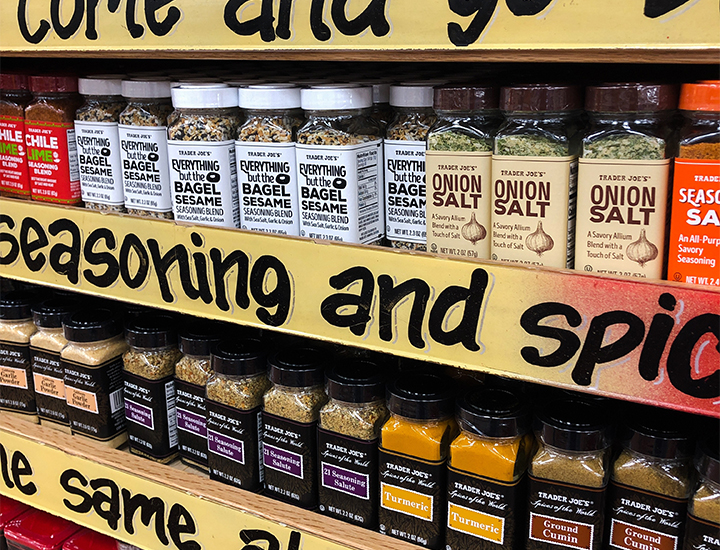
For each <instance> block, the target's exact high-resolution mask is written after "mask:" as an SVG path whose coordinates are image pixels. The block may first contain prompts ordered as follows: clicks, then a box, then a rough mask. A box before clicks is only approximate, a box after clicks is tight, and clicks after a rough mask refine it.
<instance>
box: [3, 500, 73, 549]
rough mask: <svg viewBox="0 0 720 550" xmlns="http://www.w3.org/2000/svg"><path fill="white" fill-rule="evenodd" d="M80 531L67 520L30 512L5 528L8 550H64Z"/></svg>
mask: <svg viewBox="0 0 720 550" xmlns="http://www.w3.org/2000/svg"><path fill="white" fill-rule="evenodd" d="M3 498H4V497H3ZM80 529H81V527H80V526H79V525H76V524H74V523H73V522H71V521H68V520H66V519H63V518H59V517H57V516H53V515H51V514H48V513H46V512H43V511H41V510H29V511H28V512H27V513H25V514H22V515H21V516H18V517H17V518H15V519H14V520H12V521H10V522H9V523H8V524H7V525H6V526H5V538H6V539H7V547H8V550H62V545H63V543H64V542H65V541H66V540H67V539H69V538H70V537H71V536H72V535H74V534H75V533H77V532H78V531H79V530H80Z"/></svg>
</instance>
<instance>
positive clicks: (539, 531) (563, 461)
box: [525, 399, 610, 550]
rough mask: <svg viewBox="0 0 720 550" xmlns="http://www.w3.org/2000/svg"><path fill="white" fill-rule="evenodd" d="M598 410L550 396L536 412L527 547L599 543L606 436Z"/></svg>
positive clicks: (594, 549) (593, 547) (594, 548)
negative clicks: (535, 440) (545, 403)
mask: <svg viewBox="0 0 720 550" xmlns="http://www.w3.org/2000/svg"><path fill="white" fill-rule="evenodd" d="M603 418H604V414H603V409H601V408H599V407H597V406H596V405H594V404H591V403H587V402H585V401H576V400H572V399H566V400H562V399H559V400H555V401H553V402H551V403H550V404H549V405H547V406H546V407H545V409H544V410H543V411H542V413H541V414H540V416H539V420H538V424H539V426H538V430H537V438H538V443H539V448H538V449H537V452H536V453H535V455H534V456H533V458H532V460H531V462H530V467H529V470H528V473H529V480H530V482H529V489H528V507H529V520H528V537H527V539H528V540H527V544H526V546H525V548H526V549H527V550H551V549H556V548H558V547H570V548H585V549H587V550H599V549H600V548H602V547H603V546H602V544H603V528H604V525H605V522H604V511H605V493H606V489H607V484H608V480H609V477H610V469H609V463H610V456H609V455H610V451H609V446H610V440H609V437H608V433H609V432H608V427H607V425H606V424H605V422H604V421H603Z"/></svg>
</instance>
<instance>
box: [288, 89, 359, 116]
mask: <svg viewBox="0 0 720 550" xmlns="http://www.w3.org/2000/svg"><path fill="white" fill-rule="evenodd" d="M300 102H301V105H302V108H303V109H305V110H306V111H342V110H347V109H366V108H368V107H372V88H371V87H369V86H358V85H356V84H323V85H320V86H313V87H312V88H303V89H302V90H301V91H300Z"/></svg>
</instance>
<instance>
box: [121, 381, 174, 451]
mask: <svg viewBox="0 0 720 550" xmlns="http://www.w3.org/2000/svg"><path fill="white" fill-rule="evenodd" d="M123 376H124V378H125V390H124V393H123V399H124V401H125V420H127V422H126V426H127V432H128V441H129V442H130V447H131V448H132V449H133V450H136V451H139V452H140V453H142V454H144V455H147V456H150V457H152V458H154V459H156V460H160V461H166V460H168V458H170V457H173V456H174V455H175V454H177V446H178V437H177V413H176V407H175V383H174V382H173V378H172V376H168V377H166V378H163V379H162V380H148V379H147V378H143V377H141V376H137V375H135V374H132V373H130V372H128V371H124V372H123Z"/></svg>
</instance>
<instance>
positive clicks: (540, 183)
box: [490, 84, 582, 267]
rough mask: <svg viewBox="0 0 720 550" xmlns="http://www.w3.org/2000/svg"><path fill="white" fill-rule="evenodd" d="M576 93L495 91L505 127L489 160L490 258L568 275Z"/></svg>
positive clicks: (540, 87)
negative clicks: (560, 270) (564, 269)
mask: <svg viewBox="0 0 720 550" xmlns="http://www.w3.org/2000/svg"><path fill="white" fill-rule="evenodd" d="M581 107H582V104H581V102H580V89H579V88H578V87H576V86H561V85H550V84H531V85H526V86H510V87H504V88H501V90H500V108H501V109H502V111H503V113H504V115H505V121H504V122H503V123H502V124H501V126H500V128H499V129H498V132H497V135H496V136H495V145H494V152H493V157H492V208H493V210H492V232H491V239H492V240H491V244H490V251H491V258H492V259H493V260H500V261H504V262H513V263H519V264H523V265H539V266H548V267H572V266H573V252H574V249H575V245H574V242H573V239H574V237H575V196H576V192H577V154H578V149H579V147H578V146H579V141H578V137H577V134H578V132H577V130H578V122H579V111H580V109H581Z"/></svg>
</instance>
